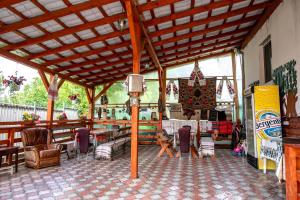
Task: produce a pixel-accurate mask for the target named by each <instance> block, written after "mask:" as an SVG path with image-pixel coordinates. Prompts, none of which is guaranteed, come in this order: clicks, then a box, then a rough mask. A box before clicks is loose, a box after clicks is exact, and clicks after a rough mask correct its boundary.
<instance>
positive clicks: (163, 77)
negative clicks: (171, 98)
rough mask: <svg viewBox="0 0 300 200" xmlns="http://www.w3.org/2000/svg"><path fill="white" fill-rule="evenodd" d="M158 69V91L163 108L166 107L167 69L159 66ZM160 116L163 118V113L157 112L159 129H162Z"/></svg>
mask: <svg viewBox="0 0 300 200" xmlns="http://www.w3.org/2000/svg"><path fill="white" fill-rule="evenodd" d="M157 70H158V81H159V92H160V98H161V103H162V105H163V107H164V108H166V86H167V83H166V81H167V73H166V72H167V71H166V68H163V69H162V70H161V69H160V68H158V69H157ZM162 118H163V113H162V112H160V113H159V122H160V123H159V129H162Z"/></svg>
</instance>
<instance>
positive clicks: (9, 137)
mask: <svg viewBox="0 0 300 200" xmlns="http://www.w3.org/2000/svg"><path fill="white" fill-rule="evenodd" d="M93 125H121V126H130V125H131V121H130V120H94V122H93ZM139 125H140V133H143V134H141V135H139V139H140V144H153V143H156V132H157V130H158V129H159V127H160V123H159V121H151V120H140V121H139ZM91 126H92V123H91V120H65V121H62V120H54V121H53V123H52V124H50V122H49V121H40V122H38V123H33V122H26V121H15V122H0V136H2V137H0V146H14V145H15V144H16V143H20V142H21V137H20V134H19V133H20V132H21V131H22V130H23V129H26V128H33V127H44V128H48V129H50V130H52V131H53V136H54V139H55V142H59V143H61V142H65V141H67V140H70V138H66V136H67V135H70V134H73V133H74V131H75V129H76V128H79V127H89V128H90V127H91ZM147 133H149V134H147Z"/></svg>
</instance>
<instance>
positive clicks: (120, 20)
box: [118, 19, 126, 31]
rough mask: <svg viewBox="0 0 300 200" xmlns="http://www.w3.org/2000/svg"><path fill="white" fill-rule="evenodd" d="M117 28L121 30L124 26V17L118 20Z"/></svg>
mask: <svg viewBox="0 0 300 200" xmlns="http://www.w3.org/2000/svg"><path fill="white" fill-rule="evenodd" d="M118 28H119V30H120V31H123V30H124V29H125V28H126V19H119V20H118Z"/></svg>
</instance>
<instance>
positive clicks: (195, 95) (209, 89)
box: [178, 78, 216, 110]
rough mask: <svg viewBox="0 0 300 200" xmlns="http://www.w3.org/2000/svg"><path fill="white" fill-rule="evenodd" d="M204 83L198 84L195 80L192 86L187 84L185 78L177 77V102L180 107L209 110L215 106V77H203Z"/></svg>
mask: <svg viewBox="0 0 300 200" xmlns="http://www.w3.org/2000/svg"><path fill="white" fill-rule="evenodd" d="M205 80H206V84H205V85H202V86H200V84H199V82H198V81H196V82H195V84H194V86H193V87H190V86H188V80H187V79H178V82H179V103H181V104H182V108H183V109H186V108H190V109H194V110H195V109H204V110H211V109H214V108H215V107H216V79H215V78H209V79H205Z"/></svg>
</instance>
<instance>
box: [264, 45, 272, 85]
mask: <svg viewBox="0 0 300 200" xmlns="http://www.w3.org/2000/svg"><path fill="white" fill-rule="evenodd" d="M271 60H272V44H271V41H269V42H268V43H266V44H265V45H264V67H265V82H269V81H271V80H272V63H271Z"/></svg>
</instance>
